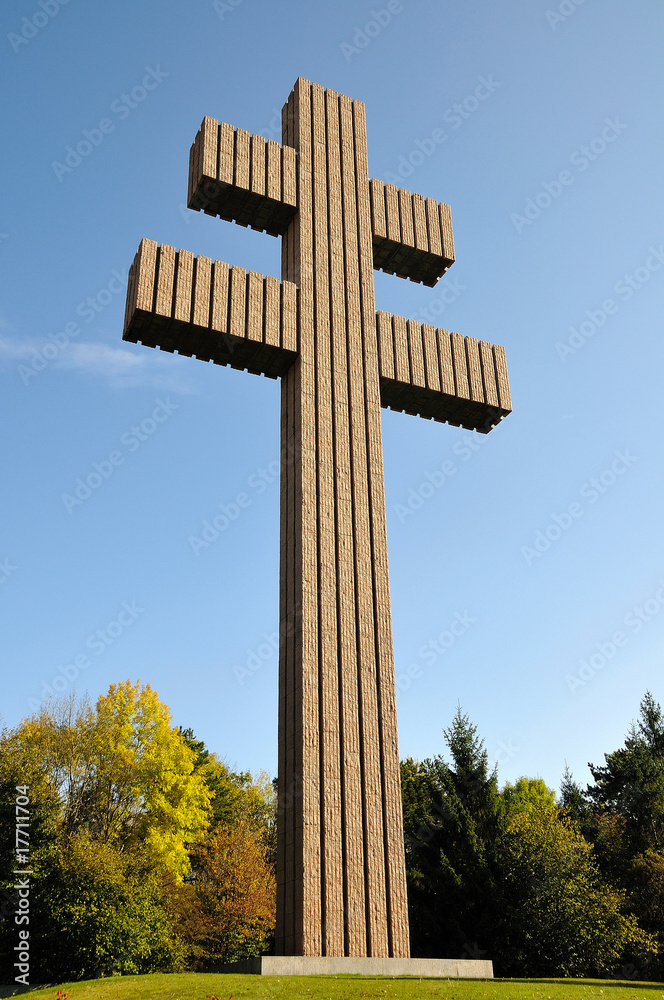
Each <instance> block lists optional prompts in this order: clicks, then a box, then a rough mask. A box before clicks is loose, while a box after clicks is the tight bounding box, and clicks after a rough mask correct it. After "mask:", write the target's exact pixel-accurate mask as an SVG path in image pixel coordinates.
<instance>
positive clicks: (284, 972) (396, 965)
mask: <svg viewBox="0 0 664 1000" xmlns="http://www.w3.org/2000/svg"><path fill="white" fill-rule="evenodd" d="M206 971H208V972H235V973H239V974H241V975H251V976H418V977H419V978H423V979H493V962H491V961H490V960H485V959H481V960H476V959H465V958H458V959H457V958H319V957H317V956H310V955H307V956H301V955H293V956H289V955H262V956H261V957H260V958H248V959H245V961H243V962H232V963H231V964H229V965H222V966H219V967H218V968H215V969H208V970H206Z"/></svg>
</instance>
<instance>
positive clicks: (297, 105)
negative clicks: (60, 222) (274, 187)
mask: <svg viewBox="0 0 664 1000" xmlns="http://www.w3.org/2000/svg"><path fill="white" fill-rule="evenodd" d="M283 143H284V145H288V146H292V147H294V148H295V149H296V151H297V154H298V181H297V183H298V212H297V214H296V216H295V218H294V220H293V222H292V223H291V225H290V227H289V229H288V231H287V233H286V234H285V236H284V238H283V246H282V277H283V278H284V279H288V280H290V281H293V282H295V283H296V284H297V285H298V287H299V324H300V326H299V353H298V357H297V359H296V361H295V362H294V364H293V366H292V367H291V368H290V370H289V371H288V372H287V374H286V375H285V376H283V378H282V483H281V491H282V493H281V510H282V521H281V585H280V633H281V647H280V666H279V819H278V856H277V885H278V888H277V953H278V954H291V955H298V954H299V955H330V956H341V955H356V956H361V955H370V956H376V957H386V956H394V957H403V956H407V955H408V953H409V952H408V922H407V907H406V887H405V871H404V849H403V828H402V813H401V793H400V784H399V759H398V749H397V732H396V708H395V692H394V664H393V652H392V636H391V624H390V600H389V581H388V569H387V536H386V526H385V500H384V484H383V461H382V445H381V431H380V395H379V381H378V348H377V340H376V324H375V302H374V291H373V260H372V242H371V228H370V215H369V212H370V208H369V178H368V166H367V154H366V129H365V122H364V105H363V104H362V103H361V102H358V101H351V99H350V98H347V97H345V96H343V95H338V94H336V93H334V92H333V91H330V90H324V89H323V88H322V87H319V86H318V85H315V84H314V85H311V84H309V83H308V81H306V80H302V79H300V80H298V81H297V83H296V85H295V88H294V90H293V92H292V93H291V95H290V97H289V100H288V102H287V104H286V105H285V107H284V113H283Z"/></svg>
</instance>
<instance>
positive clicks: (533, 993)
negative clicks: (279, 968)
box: [37, 973, 664, 1000]
mask: <svg viewBox="0 0 664 1000" xmlns="http://www.w3.org/2000/svg"><path fill="white" fill-rule="evenodd" d="M58 990H63V991H65V992H69V993H70V1000H205V997H206V996H212V997H215V998H217V997H219V998H220V1000H228V997H231V996H233V997H234V998H235V1000H282V998H283V1000H337V998H339V1000H341V998H347V997H348V998H353V1000H355V998H358V1000H360V998H363V997H373V998H377V1000H411V998H413V997H417V998H419V997H423V998H427V997H432V998H433V997H435V998H437V1000H485V998H486V1000H586V998H591V997H593V998H599V997H602V998H603V1000H642V998H646V1000H662V998H664V983H628V982H613V981H611V980H597V979H566V980H560V979H493V980H492V979H406V978H403V979H397V978H395V979H386V978H385V977H383V976H232V975H218V974H213V973H205V974H203V973H182V974H176V975H160V974H157V975H152V976H125V977H115V978H112V979H94V980H88V981H87V982H83V983H70V984H66V985H61V986H56V987H49V988H48V989H45V990H41V991H39V993H38V994H37V996H38V997H39V1000H55V998H56V996H57V993H58Z"/></svg>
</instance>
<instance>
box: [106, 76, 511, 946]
mask: <svg viewBox="0 0 664 1000" xmlns="http://www.w3.org/2000/svg"><path fill="white" fill-rule="evenodd" d="M188 204H189V207H190V208H193V209H197V210H201V209H202V210H203V211H204V212H206V213H207V214H208V215H215V216H220V217H221V218H222V219H226V220H229V221H235V222H237V223H239V224H240V225H243V226H251V227H252V228H253V229H258V230H265V231H267V232H268V233H270V234H272V235H280V236H282V237H283V240H282V280H281V281H278V280H277V279H276V278H274V277H270V276H268V277H264V276H262V275H260V274H257V273H255V272H253V271H249V272H246V271H245V270H244V269H243V268H240V267H229V265H228V264H225V263H222V262H221V261H214V262H213V261H212V260H210V258H208V257H203V256H198V257H195V256H194V255H193V254H192V253H190V252H189V251H186V250H179V251H176V250H175V249H174V248H173V247H169V246H164V245H161V246H158V245H157V244H156V243H153V242H152V241H150V240H143V241H142V243H141V245H140V248H139V250H138V253H137V255H136V258H135V260H134V263H133V265H132V268H131V271H130V274H129V287H128V292H127V311H126V319H125V330H124V339H125V340H130V341H133V342H134V343H143V344H145V345H146V346H149V347H160V348H161V350H165V351H170V352H173V351H177V352H178V353H179V354H185V355H187V356H188V357H191V356H195V357H197V358H200V359H201V360H204V361H213V362H215V363H216V364H221V365H231V366H232V367H234V368H240V369H246V370H247V371H249V372H253V373H255V374H263V375H267V376H269V377H272V378H277V377H280V378H281V441H282V472H281V554H280V602H279V604H280V612H279V615H280V650H279V765H278V790H279V811H278V831H277V832H278V854H277V929H276V950H277V954H280V955H314V956H315V955H320V956H325V955H327V956H344V955H348V956H375V957H407V956H408V954H409V940H408V912H407V901H406V879H405V859H404V839H403V824H402V806H401V790H400V775H399V755H398V749H397V720H396V705H395V681H394V661H393V651H392V634H391V621H390V593H389V580H388V566H387V536H386V519H385V498H384V484H383V454H382V445H381V416H380V408H381V406H385V407H390V408H392V409H396V410H401V411H405V412H406V413H412V414H416V415H419V416H422V417H427V418H431V419H433V420H439V421H443V422H448V423H450V424H453V425H454V426H461V427H465V428H470V429H474V430H477V431H480V432H481V433H486V432H487V431H489V430H490V429H491V428H492V427H493V426H495V424H496V423H498V421H500V420H501V419H502V418H503V417H504V416H506V415H507V414H508V413H509V412H510V410H511V403H510V395H509V386H508V380H507V368H506V364H505V354H504V351H503V349H502V348H501V347H497V346H492V345H491V344H488V343H485V342H483V341H481V342H479V343H478V341H477V340H475V339H474V338H472V337H465V338H464V337H462V336H460V335H459V334H457V333H450V332H448V331H447V330H441V329H434V327H433V326H429V325H427V324H420V323H417V322H414V321H413V320H406V319H404V318H403V317H401V316H392V315H390V314H388V313H385V312H376V306H375V302H374V282H373V268H378V269H383V270H385V271H387V272H388V273H390V274H396V275H398V276H399V277H402V278H410V279H412V280H413V281H418V282H422V283H424V284H426V285H434V284H435V283H436V281H437V280H438V278H440V277H441V275H443V274H444V273H445V271H446V270H447V268H448V267H449V266H450V265H451V264H452V263H453V261H454V247H453V240H452V225H451V217H450V210H449V206H447V205H445V204H442V203H439V202H437V201H434V200H433V199H431V198H423V197H422V196H421V195H417V194H411V193H410V192H409V191H406V190H404V189H397V188H396V187H394V186H393V185H390V184H383V182H382V181H380V180H370V179H369V172H368V163H367V142H366V129H365V114H364V104H362V103H361V102H360V101H355V100H352V99H351V98H349V97H346V96H344V95H343V94H337V93H335V92H334V91H332V90H326V89H324V88H323V87H321V86H319V85H318V84H311V83H309V82H308V81H307V80H304V79H301V78H300V79H298V80H297V82H296V84H295V87H294V88H293V91H292V92H291V94H290V96H289V98H288V101H287V102H286V104H285V106H284V109H283V141H282V144H281V145H279V144H278V143H276V142H273V141H266V140H265V139H263V138H262V137H261V136H258V135H250V134H249V133H248V132H246V131H244V130H243V129H234V128H233V127H232V126H231V125H227V124H225V123H220V122H217V121H215V120H213V119H211V118H205V119H204V120H203V124H202V125H201V128H200V130H199V132H198V135H197V136H196V140H195V142H194V144H193V146H192V149H191V156H190V169H189V199H188Z"/></svg>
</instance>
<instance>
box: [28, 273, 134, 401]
mask: <svg viewBox="0 0 664 1000" xmlns="http://www.w3.org/2000/svg"><path fill="white" fill-rule="evenodd" d="M128 274H129V272H128V271H127V270H126V268H122V270H119V271H118V270H117V269H116V268H113V270H112V271H111V277H110V278H109V280H108V281H107V282H106V284H105V285H104V286H103V287H102V288H98V289H97V291H96V292H94V294H92V295H88V296H86V298H84V299H82V301H81V302H79V303H78V305H77V306H76V309H75V314H76V316H79V317H80V318H81V319H82V320H84V321H85V322H86V323H93V322H94V321H95V320H96V319H97V317H98V316H99V314H100V313H102V312H103V311H104V309H106V307H107V306H109V305H110V304H111V302H113V300H114V299H115V298H116V297H117V296H118V295H121V294H122V293H123V292H124V291H125V289H126V287H127V277H128ZM80 333H81V326H80V323H77V322H76V321H75V320H70V321H69V322H68V323H65V324H64V325H63V327H62V329H61V330H58V331H57V332H56V333H49V334H47V336H46V343H45V344H44V346H43V347H40V348H37V347H31V348H30V354H31V355H32V359H31V360H30V361H29V362H28V363H27V364H20V365H18V366H17V369H16V370H17V372H18V374H19V376H20V379H21V381H22V382H23V385H28V384H29V383H30V381H31V380H32V379H33V378H35V376H37V375H40V374H41V372H43V371H44V370H45V369H46V368H48V366H49V365H50V364H51V363H52V362H53V361H57V359H58V358H59V357H60V355H61V354H62V352H63V351H64V350H66V349H67V347H69V344H70V343H71V341H72V340H73V339H74V338H75V337H78V336H79V335H80Z"/></svg>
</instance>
